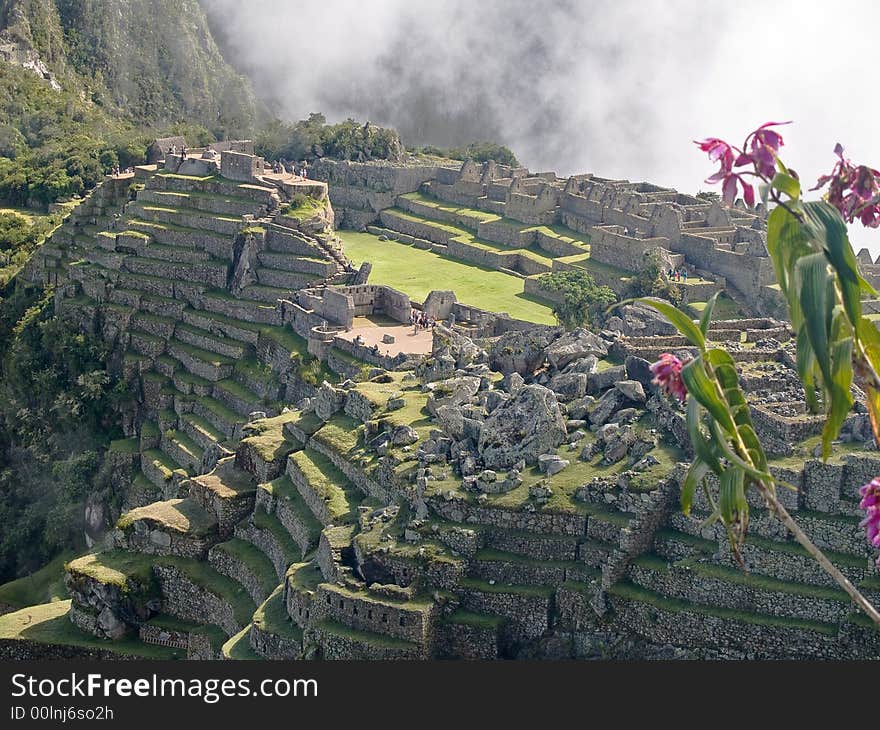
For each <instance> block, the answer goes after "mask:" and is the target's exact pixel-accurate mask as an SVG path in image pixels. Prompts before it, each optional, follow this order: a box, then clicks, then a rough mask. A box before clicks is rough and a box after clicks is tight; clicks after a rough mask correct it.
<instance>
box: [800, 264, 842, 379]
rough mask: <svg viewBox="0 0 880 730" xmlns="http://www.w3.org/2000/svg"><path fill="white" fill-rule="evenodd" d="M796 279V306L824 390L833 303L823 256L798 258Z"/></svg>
mask: <svg viewBox="0 0 880 730" xmlns="http://www.w3.org/2000/svg"><path fill="white" fill-rule="evenodd" d="M797 272H798V277H799V279H800V297H799V299H800V304H801V310H802V311H803V317H804V328H805V329H806V332H807V338H808V339H809V341H810V346H811V347H812V349H813V353H814V355H815V357H816V363H817V364H818V365H819V369H820V370H821V371H822V378H823V380H824V381H825V385H826V387H827V385H828V383H829V382H831V363H830V348H829V343H828V336H829V331H830V329H831V317H832V310H833V307H834V302H833V301H829V298H828V284H829V280H830V279H831V276H830V275H829V273H828V261H827V259H826V258H825V255H824V254H821V253H814V254H810V255H809V256H804V257H802V258H801V259H800V260H799V261H798V263H797Z"/></svg>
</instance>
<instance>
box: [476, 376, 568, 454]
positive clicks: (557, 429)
mask: <svg viewBox="0 0 880 730" xmlns="http://www.w3.org/2000/svg"><path fill="white" fill-rule="evenodd" d="M564 440H565V420H564V419H563V417H562V412H561V410H560V409H559V403H558V401H557V400H556V395H555V394H554V393H553V391H552V390H550V389H549V388H545V387H543V386H541V385H526V386H523V388H521V389H520V391H519V392H518V393H517V394H516V395H515V396H514V397H512V398H511V399H510V400H508V401H506V402H505V403H503V404H501V405H500V406H499V407H498V408H496V409H495V410H494V411H493V412H492V414H491V415H490V416H489V417H488V418H487V419H486V421H485V422H484V424H483V428H482V431H481V433H480V439H479V443H478V446H477V449H478V451H479V454H480V457H481V458H482V459H483V462H484V463H485V465H486V466H487V467H488V468H490V469H507V468H510V467H512V466H513V465H514V464H516V463H517V462H518V461H520V460H521V459H525V460H526V462H527V463H530V464H531V463H535V462H536V461H537V460H538V457H539V456H540V455H541V454H545V453H547V452H548V451H552V450H554V449H556V448H557V447H558V446H559V445H560V444H561V443H562V442H563V441H564Z"/></svg>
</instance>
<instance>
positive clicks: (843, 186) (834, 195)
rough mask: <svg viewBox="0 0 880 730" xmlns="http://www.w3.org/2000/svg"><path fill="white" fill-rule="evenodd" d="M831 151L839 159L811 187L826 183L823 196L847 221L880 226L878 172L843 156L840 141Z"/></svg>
mask: <svg viewBox="0 0 880 730" xmlns="http://www.w3.org/2000/svg"><path fill="white" fill-rule="evenodd" d="M834 154H836V155H837V157H838V158H839V159H838V161H837V163H836V164H835V165H834V169H833V170H832V171H831V174H830V175H823V176H822V177H820V178H819V180H818V182H817V183H816V185H815V187H813V188H811V190H818V189H819V188H821V187H824V186H825V185H828V192H827V193H826V194H825V198H826V200H827V201H828V202H829V203H831V205H833V206H834V207H835V208H837V210H839V211H840V214H841V215H842V216H843V219H844V220H845V221H846V222H847V223H852V222H853V221H854V220H855V219H856V218H858V219H859V220H860V221H861V223H862V225H863V226H866V227H867V228H880V172H878V171H877V170H875V169H873V168H871V167H867V166H866V165H854V164H853V163H852V162H850V161H849V160H848V159H846V158H845V157H844V156H843V147H842V146H841V145H840V143H838V144H837V145H836V146H835V147H834ZM829 183H830V184H829Z"/></svg>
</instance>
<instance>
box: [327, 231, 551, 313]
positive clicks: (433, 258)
mask: <svg viewBox="0 0 880 730" xmlns="http://www.w3.org/2000/svg"><path fill="white" fill-rule="evenodd" d="M338 233H339V236H340V238H342V240H343V242H344V243H345V252H346V255H347V256H348V257H349V258H350V259H352V261H353V262H355V265H356V266H357V265H359V264H360V263H361V262H362V261H370V262H371V263H372V264H373V273H372V277H373V280H375V281H381V282H382V283H383V284H387V285H388V286H390V287H393V288H395V289H398V290H400V291H402V292H404V293H406V294H408V295H409V296H410V297H412V298H413V299H415V300H417V301H424V299H425V297H427V296H428V293H429V292H431V291H433V290H434V289H452V290H453V291H455V295H456V297H457V298H458V300H459V301H460V302H463V303H465V304H470V305H472V306H475V307H480V308H481V309H488V310H491V311H495V312H507V313H508V314H509V315H510V316H511V317H515V318H517V319H525V320H527V321H529V322H537V323H539V324H555V318H554V316H553V312H552V310H551V308H550V307H549V306H548V305H547V304H546V303H544V302H542V301H540V300H538V299H536V298H533V297H530V296H528V295H526V294H524V293H523V283H522V279H520V278H518V277H516V276H512V275H510V274H505V273H504V272H502V271H495V270H494V269H487V268H483V267H480V266H476V265H474V264H471V263H467V262H464V261H456V260H454V259H450V258H448V257H445V256H441V255H440V254H437V253H434V252H433V251H424V250H422V249H419V248H414V247H412V246H406V245H404V244H401V243H395V242H389V241H380V240H379V239H378V237H376V236H373V235H370V234H369V233H356V232H354V231H339V232H338Z"/></svg>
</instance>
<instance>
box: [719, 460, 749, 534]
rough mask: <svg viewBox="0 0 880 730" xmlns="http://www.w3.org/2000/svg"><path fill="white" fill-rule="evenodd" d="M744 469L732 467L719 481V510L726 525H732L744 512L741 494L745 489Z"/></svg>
mask: <svg viewBox="0 0 880 730" xmlns="http://www.w3.org/2000/svg"><path fill="white" fill-rule="evenodd" d="M744 476H745V475H744V473H743V471H742V469H739V468H737V467H735V466H731V467H730V468H729V469H726V470H725V471H724V473H723V474H722V475H721V476H720V477H719V479H718V509H719V510H721V519H722V521H723V522H724V524H726V525H730V524H732V523H733V522H734V521H735V519H736V516H737V514H738V513H739V512H740V511H741V510H742V507H741V502H740V498H739V493H740V492H741V491H742V489H743V478H744Z"/></svg>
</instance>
